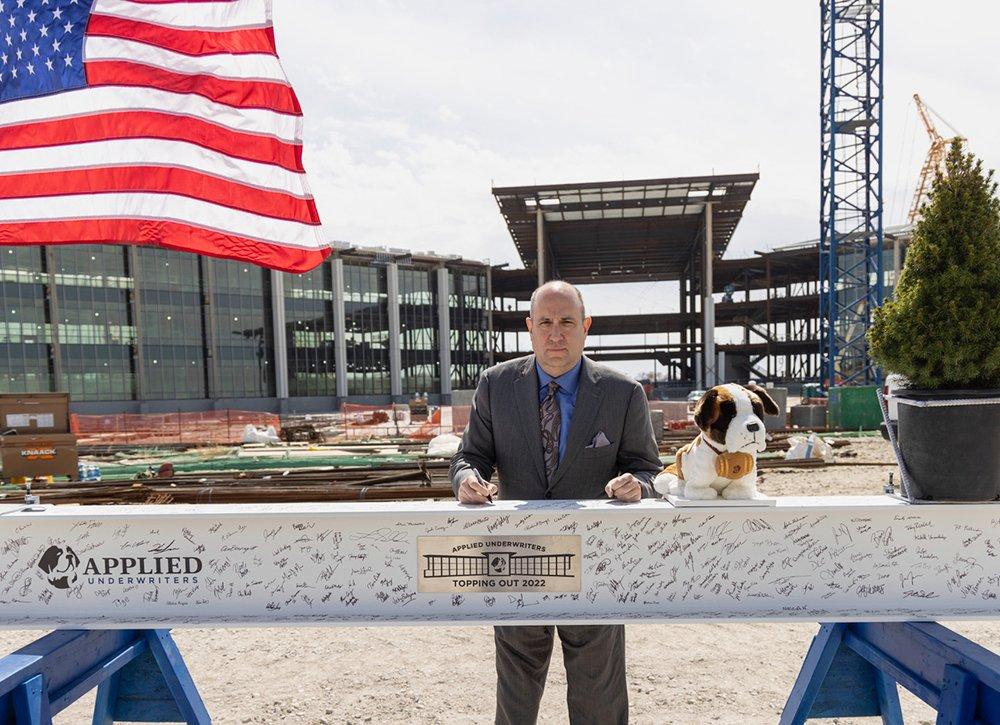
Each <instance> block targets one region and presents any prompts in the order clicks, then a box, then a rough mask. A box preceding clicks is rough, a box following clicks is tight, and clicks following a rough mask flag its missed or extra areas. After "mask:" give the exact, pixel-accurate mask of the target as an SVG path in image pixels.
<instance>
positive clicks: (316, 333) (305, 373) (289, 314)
mask: <svg viewBox="0 0 1000 725" xmlns="http://www.w3.org/2000/svg"><path fill="white" fill-rule="evenodd" d="M284 286H285V336H286V340H285V342H286V344H287V346H288V394H289V395H290V396H292V397H296V396H307V395H336V394H337V375H336V365H335V358H336V355H335V349H334V340H335V335H334V327H333V270H332V266H331V264H330V263H329V262H324V263H323V264H321V265H319V266H318V267H316V268H315V269H313V270H310V271H309V272H306V273H305V274H286V275H285V277H284Z"/></svg>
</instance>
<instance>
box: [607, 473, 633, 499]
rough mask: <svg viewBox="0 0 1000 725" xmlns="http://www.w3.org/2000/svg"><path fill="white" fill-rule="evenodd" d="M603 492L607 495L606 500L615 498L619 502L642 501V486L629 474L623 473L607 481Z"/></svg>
mask: <svg viewBox="0 0 1000 725" xmlns="http://www.w3.org/2000/svg"><path fill="white" fill-rule="evenodd" d="M604 492H605V493H606V494H608V498H616V499H618V500H619V501H628V502H632V501H639V500H641V499H642V484H641V483H639V481H638V480H637V479H636V477H635V476H633V475H632V474H631V473H623V474H622V475H620V476H618V477H617V478H612V479H611V480H610V481H608V485H607V486H605V487H604Z"/></svg>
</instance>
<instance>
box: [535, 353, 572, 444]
mask: <svg viewBox="0 0 1000 725" xmlns="http://www.w3.org/2000/svg"><path fill="white" fill-rule="evenodd" d="M582 367H583V359H582V358H581V360H580V362H578V363H577V364H576V367H575V368H573V369H572V370H570V371H568V372H565V373H563V374H562V375H560V376H559V377H558V378H553V377H552V376H551V375H549V374H548V373H547V372H545V371H544V370H542V366H541V365H539V364H538V363H537V362H536V363H535V370H537V371H538V404H539V405H541V404H542V402H543V401H544V400H545V398H546V397H548V394H549V381H551V380H555V381H556V383H557V384H558V385H559V390H557V391H556V400H557V401H559V462H560V463H562V459H563V456H564V455H565V454H566V441H567V440H568V439H569V424H570V423H571V422H572V421H573V411H574V410H575V409H576V391H577V390H578V388H579V385H580V369H581V368H582Z"/></svg>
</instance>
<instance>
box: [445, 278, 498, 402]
mask: <svg viewBox="0 0 1000 725" xmlns="http://www.w3.org/2000/svg"><path fill="white" fill-rule="evenodd" d="M448 279H449V282H450V286H451V293H450V295H449V297H448V306H449V308H450V310H451V386H452V389H454V390H468V389H472V388H475V387H476V383H477V382H478V381H479V374H480V373H481V372H482V371H483V370H485V369H486V368H487V367H489V352H488V350H489V343H490V341H489V318H488V315H489V312H488V311H489V304H490V301H489V298H488V297H487V295H486V275H485V274H484V273H478V272H469V271H465V270H458V269H452V270H449V272H448Z"/></svg>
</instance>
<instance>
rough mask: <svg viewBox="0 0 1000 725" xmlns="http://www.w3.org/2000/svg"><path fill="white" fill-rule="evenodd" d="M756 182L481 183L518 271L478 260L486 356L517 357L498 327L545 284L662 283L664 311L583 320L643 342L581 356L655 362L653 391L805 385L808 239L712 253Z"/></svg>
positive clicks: (887, 250)
mask: <svg viewBox="0 0 1000 725" xmlns="http://www.w3.org/2000/svg"><path fill="white" fill-rule="evenodd" d="M757 179H758V175H757V174H733V175H714V176H698V177H683V178H670V179H646V180H638V181H615V182H593V183H585V184H558V185H547V186H523V187H503V188H495V189H494V190H493V194H494V196H495V197H496V200H497V204H498V205H499V207H500V212H501V214H502V215H503V218H504V220H505V221H506V223H507V227H508V229H509V231H510V235H511V238H512V239H513V241H514V245H515V246H516V247H517V251H518V253H519V255H520V257H521V261H522V263H523V269H514V270H512V269H507V268H506V267H503V268H496V267H494V268H493V270H492V289H493V293H494V296H495V297H496V298H497V299H496V300H495V303H494V309H493V313H492V324H493V330H494V335H493V347H494V356H495V358H496V359H498V360H502V359H507V358H510V357H515V356H518V355H521V354H524V350H525V342H524V336H520V335H514V334H511V333H518V332H520V331H522V330H523V329H524V316H525V310H526V309H527V305H526V302H527V300H528V299H529V298H530V295H531V292H532V290H533V289H534V288H535V287H536V286H537V285H539V284H541V283H543V282H545V281H549V280H552V279H562V280H565V281H567V282H572V283H573V284H577V285H600V284H612V283H622V282H637V283H641V282H650V281H663V282H674V283H676V284H677V295H678V300H677V301H678V305H677V310H678V311H676V312H656V313H651V314H641V313H639V314H634V313H630V314H627V315H601V314H599V313H598V314H596V315H594V316H593V317H594V319H593V325H592V326H591V328H590V335H591V337H592V338H593V337H597V336H600V337H601V339H602V341H603V338H604V337H605V336H616V335H617V336H626V335H645V336H647V337H648V336H650V335H655V336H657V338H658V339H657V341H656V342H652V343H649V342H646V343H640V344H618V343H614V342H612V343H610V344H601V345H599V346H593V347H590V348H588V349H587V354H588V355H590V356H591V357H593V358H594V359H597V360H605V361H614V360H651V361H655V363H656V364H657V365H659V366H660V367H661V368H662V371H663V375H662V378H661V379H660V380H658V381H657V382H661V383H666V384H667V387H680V388H687V389H690V388H705V387H709V386H711V385H714V384H716V383H717V382H719V381H722V380H726V381H747V380H749V379H755V380H759V381H774V382H781V383H786V384H787V383H791V384H793V385H795V384H800V383H802V382H808V381H818V380H819V379H820V371H821V351H820V335H821V325H820V304H819V296H820V264H819V259H820V255H819V242H818V241H813V242H806V243H803V244H799V245H794V246H788V247H782V248H779V249H776V250H773V251H768V252H757V253H756V254H755V255H754V256H753V257H749V258H732V259H725V258H724V255H725V253H726V250H727V247H728V244H729V242H730V240H731V239H732V237H733V234H734V233H735V231H736V228H737V226H738V224H739V222H740V219H741V218H742V216H743V213H744V210H745V208H746V206H747V203H748V202H749V201H750V197H751V194H752V192H753V189H754V186H755V184H756V182H757ZM908 236H909V228H901V229H891V230H887V232H886V235H885V239H886V243H885V245H884V249H883V257H884V269H885V270H887V272H886V286H887V287H891V286H892V284H893V280H894V274H893V272H892V270H894V269H896V268H900V265H901V259H902V257H901V254H902V250H903V249H904V247H905V242H906V241H907V239H908ZM894 256H895V257H896V259H895V261H894ZM838 294H839V295H841V296H843V295H845V294H850V290H844V289H840V290H838ZM858 334H863V331H858ZM671 384H673V385H671Z"/></svg>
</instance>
